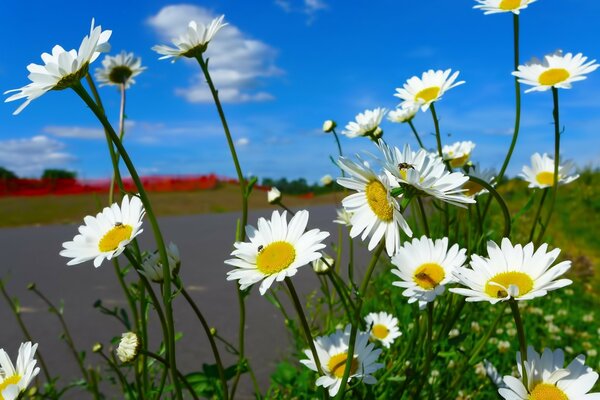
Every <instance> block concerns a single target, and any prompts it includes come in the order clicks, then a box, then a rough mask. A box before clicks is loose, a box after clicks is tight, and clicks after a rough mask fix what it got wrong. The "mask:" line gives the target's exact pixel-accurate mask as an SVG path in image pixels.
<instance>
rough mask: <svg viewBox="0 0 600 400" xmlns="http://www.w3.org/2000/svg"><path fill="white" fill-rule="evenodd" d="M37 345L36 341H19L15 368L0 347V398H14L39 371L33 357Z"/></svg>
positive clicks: (9, 399) (10, 399)
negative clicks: (33, 342) (34, 342)
mask: <svg viewBox="0 0 600 400" xmlns="http://www.w3.org/2000/svg"><path fill="white" fill-rule="evenodd" d="M37 347H38V345H37V343H36V344H32V343H31V342H25V343H21V346H20V347H19V355H18V356H17V366H16V368H15V366H14V365H13V363H12V361H11V360H10V357H9V356H8V354H6V352H5V351H4V349H0V399H3V400H16V399H17V398H18V397H19V394H20V393H22V392H24V391H25V390H26V389H27V387H28V386H29V384H30V383H31V381H32V380H33V378H35V377H36V376H37V374H38V373H39V372H40V369H39V368H37V367H36V366H35V365H36V364H37V360H36V359H35V358H34V357H35V352H36V350H37Z"/></svg>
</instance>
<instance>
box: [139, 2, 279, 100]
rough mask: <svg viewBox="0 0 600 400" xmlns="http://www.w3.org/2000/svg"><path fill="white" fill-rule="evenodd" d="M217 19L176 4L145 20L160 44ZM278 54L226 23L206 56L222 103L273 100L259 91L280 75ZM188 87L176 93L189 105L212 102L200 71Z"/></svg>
mask: <svg viewBox="0 0 600 400" xmlns="http://www.w3.org/2000/svg"><path fill="white" fill-rule="evenodd" d="M216 16H217V15H216V14H214V13H212V12H211V11H209V10H207V9H205V8H202V7H199V6H194V5H188V4H179V5H170V6H166V7H163V8H162V9H161V10H160V11H159V12H158V13H157V14H156V15H154V16H152V17H150V18H149V19H148V23H149V24H150V26H152V27H153V28H154V30H155V31H156V32H157V33H158V35H159V36H160V37H161V39H162V40H165V41H167V40H170V39H171V38H174V37H177V36H179V35H180V34H181V33H183V32H184V31H185V30H186V29H187V25H188V23H189V21H192V20H194V21H196V22H198V23H201V24H205V25H206V24H208V23H209V22H210V21H211V20H212V19H213V18H215V17H216ZM276 55H277V51H276V50H275V49H274V48H272V47H271V46H269V45H268V44H266V43H264V42H262V41H260V40H256V39H251V38H250V37H248V35H246V34H245V33H243V32H242V31H240V30H239V29H238V28H237V27H236V26H235V25H233V24H232V23H231V22H229V25H227V26H226V27H225V28H223V29H222V30H221V31H220V32H219V33H218V34H217V35H216V36H215V38H214V39H213V41H212V42H211V45H210V46H209V47H208V50H207V54H206V56H207V57H208V58H210V71H211V76H212V78H213V80H214V81H215V85H216V86H217V88H218V89H219V96H220V98H221V101H223V102H229V103H244V102H256V101H267V100H272V99H273V95H272V94H270V93H268V92H266V91H264V90H260V89H259V88H260V87H261V86H263V85H264V84H265V78H270V77H273V76H277V75H281V74H282V73H283V71H282V70H281V69H279V68H278V67H277V66H276V65H275V58H276ZM194 69H195V71H197V72H196V74H195V77H194V78H193V79H192V82H191V84H190V86H188V87H185V88H177V89H175V93H176V94H177V95H179V96H182V97H183V98H185V99H186V100H187V101H189V102H192V103H208V102H212V96H211V93H210V91H209V90H208V87H207V85H206V82H205V80H204V78H203V77H202V76H201V72H200V69H199V67H198V66H197V65H194Z"/></svg>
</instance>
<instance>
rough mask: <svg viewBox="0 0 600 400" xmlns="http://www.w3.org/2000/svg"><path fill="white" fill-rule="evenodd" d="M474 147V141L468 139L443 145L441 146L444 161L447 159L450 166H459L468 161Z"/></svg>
mask: <svg viewBox="0 0 600 400" xmlns="http://www.w3.org/2000/svg"><path fill="white" fill-rule="evenodd" d="M474 148H475V143H473V142H471V141H470V140H468V141H464V142H456V143H452V144H451V145H445V146H444V147H443V148H442V154H443V156H444V161H448V163H449V164H450V166H451V167H452V168H461V167H463V166H464V165H465V164H466V163H467V162H468V161H469V158H470V157H471V152H472V151H473V149H474Z"/></svg>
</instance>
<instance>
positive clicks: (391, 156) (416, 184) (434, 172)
mask: <svg viewBox="0 0 600 400" xmlns="http://www.w3.org/2000/svg"><path fill="white" fill-rule="evenodd" d="M377 147H378V148H379V150H381V152H382V154H383V157H384V161H383V165H384V169H385V171H386V173H387V175H388V176H389V177H390V179H391V180H392V182H393V184H394V186H400V187H404V188H405V189H406V190H407V191H408V192H412V193H413V194H415V195H427V196H432V197H435V198H437V199H440V200H442V201H445V202H447V203H450V204H454V205H456V206H459V207H465V205H464V204H465V203H474V202H475V200H473V199H472V198H469V197H467V196H465V194H464V192H465V189H463V188H462V186H463V185H464V184H465V183H466V182H467V181H468V180H469V178H468V177H467V176H466V175H464V174H463V173H462V172H449V171H448V169H447V168H446V166H445V165H444V162H443V161H442V159H441V158H440V157H439V156H438V155H437V154H433V153H428V152H427V151H426V150H424V149H420V150H418V151H417V152H414V151H412V150H411V149H410V146H409V145H408V144H407V145H405V146H404V149H403V150H402V151H401V150H400V149H398V148H397V147H393V148H391V147H389V146H388V145H387V144H386V143H385V142H384V141H383V140H380V141H379V143H378V144H377Z"/></svg>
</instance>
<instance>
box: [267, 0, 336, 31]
mask: <svg viewBox="0 0 600 400" xmlns="http://www.w3.org/2000/svg"><path fill="white" fill-rule="evenodd" d="M275 5H276V6H278V7H279V8H281V9H282V10H283V11H285V12H286V13H302V14H305V15H306V16H307V20H306V23H307V24H309V25H310V24H312V23H313V22H314V20H315V18H316V16H317V13H318V12H319V11H322V10H326V9H327V8H329V6H328V5H327V3H325V1H323V0H300V1H298V2H295V1H293V0H275Z"/></svg>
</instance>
